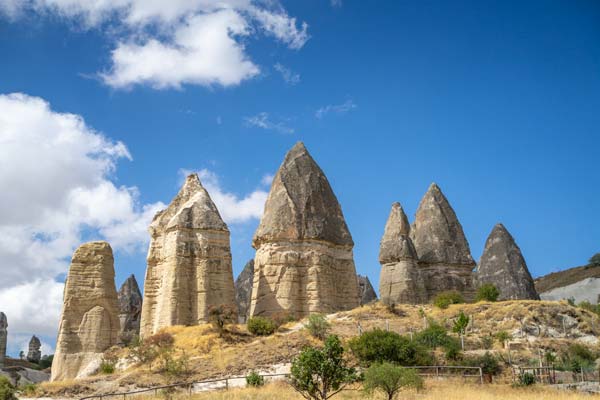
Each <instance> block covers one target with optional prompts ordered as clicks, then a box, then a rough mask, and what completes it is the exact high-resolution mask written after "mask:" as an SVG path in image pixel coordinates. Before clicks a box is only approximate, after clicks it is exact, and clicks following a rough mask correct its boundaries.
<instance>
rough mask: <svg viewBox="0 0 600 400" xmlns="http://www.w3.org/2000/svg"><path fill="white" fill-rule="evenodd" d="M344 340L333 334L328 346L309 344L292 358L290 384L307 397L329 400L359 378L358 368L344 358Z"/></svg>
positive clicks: (316, 399) (326, 344) (327, 343)
mask: <svg viewBox="0 0 600 400" xmlns="http://www.w3.org/2000/svg"><path fill="white" fill-rule="evenodd" d="M343 355H344V348H343V347H342V345H341V343H340V339H339V338H338V337H337V336H335V335H331V336H329V337H327V339H326V340H325V347H324V348H323V349H318V348H315V347H307V348H305V349H304V350H302V351H301V352H300V354H299V355H298V357H296V358H295V359H294V360H293V361H292V368H291V375H290V384H291V385H292V387H293V388H294V389H295V390H296V391H298V392H300V394H302V396H303V397H304V398H306V399H315V400H326V399H328V398H330V397H331V396H333V395H335V394H336V393H338V392H340V391H341V390H342V389H344V387H345V386H346V385H348V384H349V383H352V382H354V381H356V379H357V375H356V371H355V370H354V368H351V367H348V366H347V365H346V361H345V360H344V358H343Z"/></svg>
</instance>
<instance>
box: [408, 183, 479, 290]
mask: <svg viewBox="0 0 600 400" xmlns="http://www.w3.org/2000/svg"><path fill="white" fill-rule="evenodd" d="M410 236H411V239H412V241H413V244H414V246H415V249H416V251H417V255H418V257H419V270H420V273H421V276H422V278H423V280H424V282H425V289H426V290H427V300H428V301H429V300H430V299H432V298H433V297H435V296H436V295H437V294H438V293H439V292H442V291H446V290H458V291H459V292H461V293H463V295H464V296H465V298H466V299H473V297H474V296H475V290H474V285H473V268H474V267H475V262H474V261H473V257H472V256H471V250H470V248H469V243H468V242H467V239H466V237H465V234H464V232H463V229H462V226H461V224H460V222H459V221H458V218H457V217H456V214H455V213H454V210H453V209H452V207H451V206H450V203H449V202H448V200H447V199H446V197H445V196H444V194H443V193H442V191H441V190H440V188H439V187H438V186H437V185H436V184H435V183H432V184H431V186H430V187H429V189H428V190H427V193H425V196H423V199H422V200H421V203H420V204H419V208H418V210H417V214H416V217H415V221H414V224H413V227H412V229H411V231H410Z"/></svg>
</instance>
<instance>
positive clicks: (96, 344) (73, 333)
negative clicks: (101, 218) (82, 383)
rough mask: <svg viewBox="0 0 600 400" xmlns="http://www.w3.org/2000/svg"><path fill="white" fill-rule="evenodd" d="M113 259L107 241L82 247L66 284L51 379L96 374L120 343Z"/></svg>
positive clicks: (76, 255) (75, 255) (73, 261)
mask: <svg viewBox="0 0 600 400" xmlns="http://www.w3.org/2000/svg"><path fill="white" fill-rule="evenodd" d="M113 264H114V259H113V253H112V249H111V247H110V245H109V244H108V243H106V242H90V243H85V244H83V245H81V246H80V247H79V248H78V249H77V250H76V251H75V253H74V254H73V259H72V260H71V267H70V268H69V274H68V275H67V280H66V282H65V290H64V302H63V309H62V314H61V317H60V326H59V331H58V339H57V342H56V352H55V354H54V361H53V362H52V378H51V379H52V380H53V381H57V380H66V379H74V378H77V377H81V376H83V375H85V374H87V373H92V372H94V369H95V366H97V365H98V363H99V360H100V358H101V357H102V353H103V352H104V351H105V350H106V349H108V348H109V347H111V346H113V345H115V344H116V343H117V338H118V334H119V306H118V300H117V290H116V288H115V270H114V266H113Z"/></svg>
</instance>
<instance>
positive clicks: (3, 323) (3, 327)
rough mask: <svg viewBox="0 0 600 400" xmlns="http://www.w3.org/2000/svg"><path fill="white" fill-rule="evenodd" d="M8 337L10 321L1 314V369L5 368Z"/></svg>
mask: <svg viewBox="0 0 600 400" xmlns="http://www.w3.org/2000/svg"><path fill="white" fill-rule="evenodd" d="M7 337H8V321H7V319H6V314H4V313H3V312H0V367H3V366H4V360H5V359H6V340H7Z"/></svg>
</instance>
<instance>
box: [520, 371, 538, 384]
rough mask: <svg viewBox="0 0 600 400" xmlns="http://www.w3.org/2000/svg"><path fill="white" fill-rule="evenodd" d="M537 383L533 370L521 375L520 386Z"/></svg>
mask: <svg viewBox="0 0 600 400" xmlns="http://www.w3.org/2000/svg"><path fill="white" fill-rule="evenodd" d="M533 384H535V375H533V374H532V373H531V372H524V373H522V374H521V375H519V386H531V385H533Z"/></svg>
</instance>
